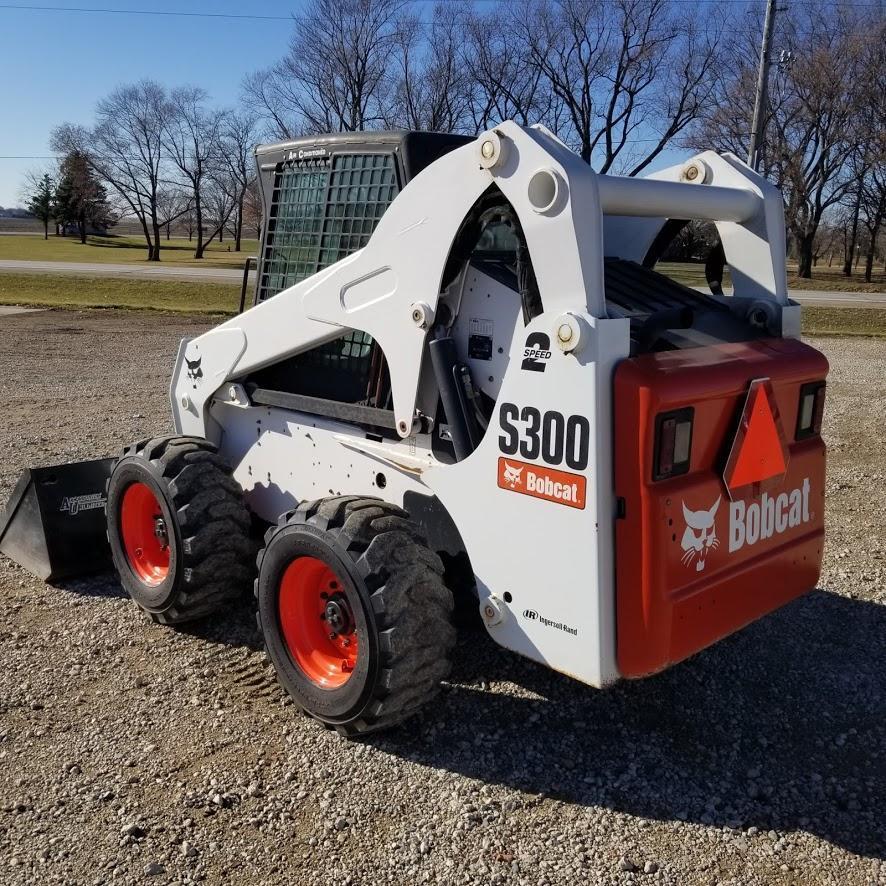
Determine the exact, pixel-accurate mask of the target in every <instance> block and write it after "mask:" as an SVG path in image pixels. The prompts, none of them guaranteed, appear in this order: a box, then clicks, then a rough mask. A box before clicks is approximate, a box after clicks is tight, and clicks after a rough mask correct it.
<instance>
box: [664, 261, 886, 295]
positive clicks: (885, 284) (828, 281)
mask: <svg viewBox="0 0 886 886" xmlns="http://www.w3.org/2000/svg"><path fill="white" fill-rule="evenodd" d="M655 270H656V271H659V272H660V273H662V274H666V275H667V276H668V277H670V278H671V279H672V280H676V281H677V282H678V283H683V284H685V285H686V286H707V281H706V280H705V276H704V265H703V264H696V263H693V264H689V263H684V262H659V263H658V264H657V265H656V266H655ZM812 273H813V277H812V279H811V280H805V279H801V278H800V277H798V276H797V265H796V263H794V262H788V287H789V288H791V289H813V290H815V289H820V290H825V291H828V292H886V273H884V272H883V267H882V265H881V266H880V268H879V270H878V269H877V268H875V269H874V273H873V275H872V277H871V282H870V283H865V281H864V271H863V270H861V271H860V272H859V271H854V272H853V275H852V276H851V277H844V276H843V275H842V274H841V273H840V269H839V268H837V267H836V266H835V267H832V268H828V267H827V266H824V265H819V266H818V267H817V268H815V269H813V272H812ZM723 285H724V286H731V285H732V283H731V281H730V279H729V269H728V268H727V269H726V275H725V277H724V280H723Z"/></svg>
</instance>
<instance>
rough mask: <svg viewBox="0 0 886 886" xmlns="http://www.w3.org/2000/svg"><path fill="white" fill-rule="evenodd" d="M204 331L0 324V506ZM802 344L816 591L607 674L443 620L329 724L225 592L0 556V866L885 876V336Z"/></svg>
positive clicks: (88, 439) (163, 384)
mask: <svg viewBox="0 0 886 886" xmlns="http://www.w3.org/2000/svg"><path fill="white" fill-rule="evenodd" d="M205 323H206V321H201V320H199V319H194V320H189V319H186V318H181V317H174V318H173V317H164V316H159V315H155V314H147V313H145V314H141V313H129V314H126V313H114V312H80V313H76V312H45V313H37V314H25V315H21V316H16V317H6V318H3V319H2V320H0V393H2V401H3V404H4V408H3V411H2V414H0V453H2V462H0V496H2V498H3V499H4V500H5V497H6V496H7V495H8V493H9V492H10V490H11V488H12V485H13V483H14V482H15V479H16V477H17V475H18V473H19V471H20V470H21V469H22V468H23V467H25V466H26V465H35V464H48V463H54V462H59V461H68V460H73V459H81V458H86V457H92V456H97V455H104V454H112V453H114V452H116V451H117V450H118V448H119V447H120V446H122V445H123V444H124V443H125V442H129V441H131V440H134V439H136V438H139V437H145V436H148V435H151V434H155V433H157V434H159V433H165V432H167V428H168V406H167V403H166V389H167V383H168V375H169V372H170V370H171V367H172V362H173V358H174V354H175V351H176V347H177V343H178V340H179V338H180V337H181V336H183V335H188V334H190V335H193V334H195V333H197V332H199V331H200V330H201V329H202V328H203V327H204V326H205ZM816 344H817V345H818V346H819V347H821V348H822V349H823V350H824V352H825V353H826V354H827V356H828V358H829V359H830V360H831V377H830V384H829V388H828V404H827V407H826V422H827V432H826V436H827V438H828V443H829V445H830V468H829V483H828V508H829V537H828V547H827V554H826V563H825V570H824V574H823V576H822V580H821V586H820V588H819V589H818V590H816V591H815V592H813V593H811V594H809V595H807V596H806V597H804V598H802V599H800V600H797V601H795V602H794V603H792V604H791V605H789V606H787V607H786V608H784V609H782V610H781V611H780V612H778V613H776V614H775V615H773V616H770V617H769V618H767V619H764V620H763V621H762V622H758V623H757V624H755V625H753V626H751V627H750V628H748V629H746V630H744V631H742V632H741V633H739V634H738V635H737V636H734V637H732V638H730V639H728V640H726V641H725V642H722V643H720V644H719V645H717V646H716V647H715V648H713V649H710V650H708V651H706V652H704V653H702V654H700V655H698V656H696V657H695V658H693V659H691V660H690V661H688V662H686V663H684V664H682V665H680V666H679V667H676V668H674V669H672V670H671V671H669V672H668V673H665V674H663V675H660V676H658V677H655V678H652V679H649V680H645V681H640V682H635V683H626V684H623V685H620V686H617V687H616V688H614V689H612V690H610V691H607V692H599V691H595V690H593V689H590V688H587V687H585V686H583V685H581V684H579V683H577V682H574V681H572V680H570V679H568V678H566V677H561V676H558V675H556V674H553V673H551V672H549V671H547V670H545V669H543V668H541V667H539V666H537V665H535V664H532V663H530V662H527V661H524V660H522V659H520V658H517V657H516V656H513V655H511V654H509V653H507V652H505V651H503V650H500V649H498V648H497V647H495V646H494V645H493V644H492V643H491V641H488V640H487V639H486V638H485V637H484V636H483V635H480V634H471V635H468V636H466V637H464V638H463V640H462V641H461V643H460V645H459V648H458V650H457V654H456V660H455V666H454V672H453V675H452V680H451V682H450V683H449V684H448V685H447V687H446V691H445V692H444V693H443V694H442V696H441V697H440V700H439V702H438V703H437V705H436V706H435V707H434V708H433V709H432V710H429V711H427V713H426V715H425V716H424V717H423V718H422V719H420V720H413V721H411V722H410V723H408V724H407V725H406V726H405V727H404V728H401V729H399V730H398V731H396V732H392V733H388V734H383V735H381V736H378V737H373V738H371V739H369V740H366V741H363V742H361V743H348V742H346V741H344V740H342V739H340V738H339V737H338V736H337V735H335V734H334V733H330V732H327V731H325V730H324V729H323V728H321V727H320V726H319V725H318V724H316V723H314V722H312V721H310V720H308V719H306V718H304V717H302V716H300V715H299V714H298V713H297V712H296V711H295V710H294V709H293V707H292V706H291V705H288V704H287V703H286V701H285V700H284V698H283V696H282V694H281V691H280V690H279V689H278V688H277V686H276V683H275V681H274V678H273V675H272V674H271V672H270V671H269V669H268V668H267V666H266V665H265V663H264V658H263V655H262V653H261V651H260V644H259V637H258V636H257V634H256V631H255V629H254V621H253V618H252V613H251V611H250V608H249V606H248V604H247V603H243V604H242V605H241V606H240V607H238V608H236V609H235V610H233V611H231V612H230V613H229V614H227V615H225V616H224V617H218V618H216V619H214V620H212V621H209V622H207V623H204V624H200V625H199V626H195V627H193V628H190V629H188V630H180V631H173V630H169V629H166V628H162V627H159V626H156V625H152V624H150V623H148V622H147V621H145V620H143V619H142V618H140V617H139V616H138V614H137V612H136V611H135V609H134V608H133V607H132V606H131V604H129V603H128V602H127V600H126V599H124V598H123V597H122V596H121V590H120V588H119V586H118V585H117V583H116V581H115V580H113V579H112V578H111V577H104V578H100V579H90V580H82V581H77V582H70V583H67V584H65V585H63V586H61V587H51V586H47V585H44V584H42V583H41V582H40V581H38V580H37V579H34V578H32V577H31V576H29V575H28V574H26V573H25V572H23V571H22V570H20V569H18V568H17V567H16V566H15V565H14V564H12V563H11V562H10V561H8V560H6V559H4V558H2V557H0V607H2V613H3V617H2V623H0V657H2V658H0V661H2V669H0V883H2V884H43V883H64V884H93V883H94V884H102V883H113V884H118V883H145V882H147V883H156V884H163V883H190V882H205V883H210V884H216V883H218V884H222V883H223V884H231V886H239V884H244V886H245V884H264V883H268V884H277V883H280V884H284V883H285V884H311V886H314V884H316V886H336V884H349V883H350V884H365V886H380V884H398V886H399V884H407V886H411V884H421V883H434V884H436V883H440V884H444V883H445V884H453V886H455V884H467V883H478V884H486V883H494V884H499V883H500V884H532V886H536V884H561V883H562V884H566V883H569V884H574V883H575V884H577V883H649V884H653V883H673V884H695V883H699V884H715V883H719V884H726V883H734V884H753V883H767V884H768V883H796V884H804V886H805V884H816V883H833V884H884V883H886V822H884V815H886V530H884V525H886V507H884V493H886V482H884V481H886V342H884V341H876V340H867V339H858V340H851V339H830V340H822V341H819V342H816Z"/></svg>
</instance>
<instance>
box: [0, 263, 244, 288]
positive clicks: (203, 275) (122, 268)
mask: <svg viewBox="0 0 886 886" xmlns="http://www.w3.org/2000/svg"><path fill="white" fill-rule="evenodd" d="M4 271H5V272H7V273H19V274H62V275H67V274H81V275H85V276H89V277H138V278H141V279H163V280H203V281H213V282H216V283H240V282H241V281H242V280H243V268H242V267H241V268H192V267H187V266H186V267H179V266H176V265H164V264H162V263H161V264H156V265H155V264H148V263H147V262H145V263H143V264H132V265H122V264H121V265H113V264H104V263H86V262H67V261H17V260H13V259H4V260H2V261H0V272H4Z"/></svg>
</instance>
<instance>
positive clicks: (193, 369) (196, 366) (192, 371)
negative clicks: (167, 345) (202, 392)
mask: <svg viewBox="0 0 886 886" xmlns="http://www.w3.org/2000/svg"><path fill="white" fill-rule="evenodd" d="M202 362H203V358H202V357H198V358H197V359H196V360H189V359H188V358H187V357H185V363H187V364H188V378H189V379H191V381H198V380H199V379H201V378H203V370H202V369H201V368H200V364H201V363H202Z"/></svg>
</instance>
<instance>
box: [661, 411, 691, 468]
mask: <svg viewBox="0 0 886 886" xmlns="http://www.w3.org/2000/svg"><path fill="white" fill-rule="evenodd" d="M694 417H695V410H694V409H693V408H692V407H691V406H687V407H686V408H684V409H676V410H674V411H673V412H662V413H660V414H659V415H657V416H656V417H655V457H654V460H653V467H652V479H653V480H666V479H667V478H668V477H678V476H680V474H685V473H687V472H688V471H689V459H690V456H691V455H692V422H693V419H694Z"/></svg>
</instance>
